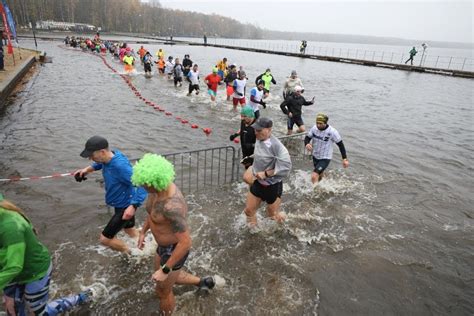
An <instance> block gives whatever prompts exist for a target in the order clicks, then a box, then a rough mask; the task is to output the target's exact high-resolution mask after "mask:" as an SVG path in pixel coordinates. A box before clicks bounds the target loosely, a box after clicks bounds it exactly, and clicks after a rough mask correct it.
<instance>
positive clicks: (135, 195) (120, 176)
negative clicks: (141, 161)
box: [92, 150, 147, 208]
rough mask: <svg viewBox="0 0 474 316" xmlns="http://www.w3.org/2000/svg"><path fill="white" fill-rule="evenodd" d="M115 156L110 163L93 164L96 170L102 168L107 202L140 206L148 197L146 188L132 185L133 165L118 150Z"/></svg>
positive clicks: (114, 204) (115, 204) (111, 204)
mask: <svg viewBox="0 0 474 316" xmlns="http://www.w3.org/2000/svg"><path fill="white" fill-rule="evenodd" d="M113 153H114V157H113V158H112V159H111V160H110V161H109V162H108V163H104V164H102V163H96V162H94V163H93V164H92V168H94V170H102V175H103V177H104V181H105V203H107V205H110V206H113V207H119V208H125V207H128V206H129V205H136V206H140V205H142V204H143V202H144V201H145V199H146V196H147V192H146V191H145V189H144V188H142V187H140V188H136V187H134V186H133V185H132V181H131V177H132V172H133V169H132V165H131V164H130V161H128V158H127V157H125V155H124V154H122V153H121V152H120V151H118V150H114V151H113Z"/></svg>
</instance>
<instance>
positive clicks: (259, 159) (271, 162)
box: [253, 135, 291, 184]
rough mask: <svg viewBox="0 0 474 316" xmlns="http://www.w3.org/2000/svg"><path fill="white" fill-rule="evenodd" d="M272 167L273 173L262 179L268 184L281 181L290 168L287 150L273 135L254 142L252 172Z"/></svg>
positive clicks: (255, 172)
mask: <svg viewBox="0 0 474 316" xmlns="http://www.w3.org/2000/svg"><path fill="white" fill-rule="evenodd" d="M272 169H273V170H274V175H273V176H272V177H268V178H266V179H265V180H264V181H265V182H267V183H268V184H275V183H278V182H280V181H282V180H283V178H285V177H286V176H287V175H288V174H289V173H290V170H291V158H290V154H289V153H288V150H287V149H286V147H285V146H284V145H283V144H282V143H281V142H280V140H278V138H276V137H274V136H273V135H272V136H270V138H269V139H267V140H264V141H262V140H257V141H256V142H255V151H254V161H253V174H254V175H255V174H257V172H261V171H265V170H272Z"/></svg>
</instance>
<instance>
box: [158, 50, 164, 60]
mask: <svg viewBox="0 0 474 316" xmlns="http://www.w3.org/2000/svg"><path fill="white" fill-rule="evenodd" d="M156 57H158V60H160V59H163V60H164V59H165V51H164V50H163V49H161V48H160V49H159V50H158V51H157V52H156Z"/></svg>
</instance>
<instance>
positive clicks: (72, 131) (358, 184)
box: [0, 40, 474, 315]
mask: <svg viewBox="0 0 474 316" xmlns="http://www.w3.org/2000/svg"><path fill="white" fill-rule="evenodd" d="M59 44H60V43H59V42H45V41H40V42H39V49H40V50H46V51H47V53H48V56H52V57H53V63H51V64H44V65H42V66H39V65H38V66H37V67H36V72H33V73H31V74H30V75H29V78H28V80H26V79H25V80H24V84H23V86H22V90H20V91H18V92H17V93H16V94H15V96H14V97H12V98H11V99H10V101H9V104H8V105H7V107H6V108H5V109H4V111H3V112H2V114H1V116H0V129H1V131H2V138H1V142H0V157H1V160H0V166H1V170H2V171H1V174H0V178H5V177H9V176H12V175H16V176H24V177H28V176H41V175H49V174H53V173H63V172H68V171H73V170H75V169H77V168H80V167H84V166H86V165H87V163H88V162H87V161H86V160H84V159H82V158H81V157H79V153H80V152H81V150H82V148H83V146H84V143H85V141H86V140H87V138H88V137H90V136H92V135H95V134H99V135H103V136H105V137H106V138H108V140H109V143H110V144H111V146H112V147H115V148H118V149H120V150H121V151H122V152H124V153H125V154H126V155H128V156H129V157H133V158H137V157H140V156H142V155H143V154H144V153H145V152H155V153H169V152H178V151H185V150H192V149H204V148H208V147H213V146H226V145H229V144H233V143H230V142H229V140H228V137H229V135H230V134H231V133H232V132H233V131H235V130H237V129H238V128H239V119H240V118H239V115H238V113H236V112H233V111H232V105H231V104H229V103H227V102H226V101H225V92H224V90H223V87H221V88H220V90H219V92H218V102H217V105H216V104H212V103H211V102H210V101H209V99H208V97H207V96H206V95H205V93H202V94H201V95H199V96H192V97H187V96H186V93H187V87H186V86H183V87H181V88H175V87H174V86H173V84H172V82H170V81H167V80H166V79H164V78H162V77H159V76H158V75H157V74H156V72H155V73H154V76H153V77H152V78H145V77H144V74H143V70H142V69H138V73H136V74H134V75H132V76H131V77H130V80H131V81H132V82H133V84H134V85H135V86H136V87H137V89H138V90H139V91H140V92H141V94H142V95H143V96H144V97H146V98H147V99H149V100H153V101H154V102H156V103H159V104H160V105H161V106H163V107H165V108H166V109H167V110H168V111H172V112H173V113H174V115H179V116H181V117H183V118H188V119H190V120H192V121H193V122H195V123H196V124H199V126H206V127H209V128H212V134H211V135H209V136H206V135H205V134H204V133H203V132H202V131H201V130H199V129H197V130H194V129H191V128H189V127H186V126H184V125H183V124H181V123H180V122H179V121H177V120H174V119H170V118H169V117H167V116H166V115H163V114H162V113H161V112H157V111H155V110H153V108H151V107H148V106H146V105H144V103H143V102H142V101H140V100H139V99H137V98H136V96H135V95H134V94H133V93H132V91H131V90H130V89H129V87H128V86H127V85H126V84H125V82H124V81H123V80H122V78H121V77H120V76H119V75H118V74H117V73H114V72H112V71H111V70H110V69H109V68H107V67H106V66H105V65H104V63H103V62H102V60H101V59H100V58H98V57H97V56H93V55H91V54H86V53H82V52H80V51H79V50H74V49H71V48H62V47H59V46H58V45H59ZM23 45H24V46H29V47H32V46H33V42H32V41H30V40H25V41H23ZM145 46H146V48H148V49H150V50H151V51H152V52H153V53H154V52H156V51H157V50H158V48H160V47H163V48H164V49H165V51H166V55H172V56H174V57H180V58H182V57H183V56H184V54H185V53H189V54H190V55H191V59H192V60H193V61H194V62H196V63H198V64H199V66H200V69H201V73H202V76H201V78H203V77H204V75H206V74H208V73H209V72H210V70H211V67H212V66H213V65H214V64H215V63H216V62H217V61H218V60H219V59H221V58H222V57H227V58H228V59H229V61H230V63H236V64H238V65H243V66H244V69H245V70H246V72H247V76H248V77H249V79H250V82H249V85H250V87H253V81H254V79H255V77H256V76H257V75H259V74H260V73H262V72H263V71H264V70H265V68H267V67H270V68H271V69H272V73H273V74H274V76H275V79H276V81H277V85H275V86H274V87H272V90H271V93H272V96H271V99H270V101H269V102H268V107H267V109H266V110H262V111H261V112H262V115H263V116H268V117H271V118H272V119H273V120H274V122H275V127H274V134H276V135H283V134H284V133H285V132H286V119H285V116H284V115H283V113H281V111H280V109H279V104H280V103H281V101H282V99H281V93H282V87H283V83H284V81H285V79H286V77H288V76H289V74H290V72H291V70H293V69H295V70H297V72H298V75H299V76H300V78H301V79H302V81H303V84H304V87H305V92H304V95H305V97H306V98H307V99H310V98H311V97H313V96H315V97H316V103H315V105H313V106H308V107H305V108H304V114H303V118H304V121H305V123H306V126H307V127H308V128H309V127H311V126H312V125H313V124H314V120H315V116H316V114H317V113H318V112H325V113H327V114H328V116H329V118H330V119H329V123H330V124H331V125H332V126H334V127H335V128H336V129H338V131H339V132H340V134H341V135H342V137H343V139H344V143H345V146H346V149H347V152H348V157H349V160H350V162H351V166H350V167H349V168H348V169H343V168H342V166H341V163H340V154H339V152H338V149H337V147H336V148H335V151H334V159H333V161H332V162H331V165H330V167H329V172H328V175H327V178H326V179H325V180H324V181H322V182H321V183H320V185H318V186H317V187H316V188H315V189H313V188H312V186H311V181H310V171H311V169H312V166H311V163H310V161H304V162H303V161H299V162H297V163H295V165H294V169H293V171H292V173H291V175H290V176H289V178H288V179H286V180H285V181H284V193H283V204H282V209H283V210H284V211H285V212H286V213H287V214H288V220H287V222H286V223H285V224H284V225H282V226H279V225H276V224H274V223H272V222H271V221H267V220H265V219H264V218H263V217H262V218H261V221H260V222H261V224H262V225H261V228H260V230H259V231H258V232H257V233H251V232H249V231H248V230H247V229H246V228H245V218H244V216H243V215H242V210H243V208H244V203H245V194H246V192H247V188H246V186H245V185H243V184H242V183H240V182H235V183H232V184H229V185H225V186H222V187H219V189H218V190H216V188H215V187H209V188H208V189H207V190H203V191H200V192H197V193H195V194H192V195H187V197H186V199H187V201H188V203H189V206H190V211H189V224H190V227H191V229H192V237H193V251H192V254H191V256H190V258H189V259H188V261H187V265H186V266H187V269H188V270H189V271H191V272H193V273H197V274H199V275H216V276H218V279H219V281H220V285H219V287H218V288H216V289H215V290H213V291H212V293H210V295H208V296H200V295H196V294H195V293H194V289H193V288H190V287H177V288H176V291H175V292H176V295H177V310H176V315H222V314H227V315H315V314H320V315H433V314H435V315H448V314H450V315H472V314H473V313H474V305H473V302H472V298H473V297H474V284H473V282H474V271H473V269H472V267H473V265H474V234H473V233H474V221H473V217H474V211H473V205H474V198H473V194H472V193H473V187H474V186H473V185H474V183H473V182H474V181H473V167H472V159H473V149H474V148H473V144H474V142H473V141H474V133H473V93H472V91H473V88H474V87H473V81H472V80H469V79H463V78H452V77H446V76H440V75H431V74H423V73H410V72H405V71H397V70H388V69H378V68H372V67H364V66H357V65H348V64H342V63H331V62H324V61H318V60H309V59H301V58H296V57H284V56H277V55H268V54H259V53H252V52H243V51H234V50H226V49H216V48H211V47H198V46H179V45H174V46H158V45H145ZM132 47H134V48H135V49H137V48H138V47H139V46H138V45H132ZM106 61H107V62H108V63H109V64H110V65H111V66H112V67H114V68H115V69H117V70H118V71H119V72H123V69H122V66H121V65H119V64H118V63H117V62H115V61H113V60H112V58H111V57H110V56H107V57H106ZM201 80H202V79H201ZM201 87H202V88H203V87H204V84H203V83H201ZM203 90H204V89H203ZM248 91H249V89H248V90H247V96H248ZM100 178H101V177H100V175H99V174H97V175H92V176H91V177H90V179H89V180H88V181H86V182H82V183H77V182H75V181H74V179H73V178H72V177H63V178H59V179H54V180H52V179H46V180H35V181H22V182H13V183H2V184H0V190H1V191H2V192H3V193H4V194H5V195H6V196H7V197H8V198H10V199H11V200H13V201H15V202H16V203H17V204H19V205H20V206H21V207H23V208H24V209H25V210H26V212H27V213H28V215H29V216H30V217H31V219H32V221H33V222H34V223H35V225H36V226H37V227H38V229H39V231H40V235H39V236H40V238H41V240H43V241H44V243H45V244H46V245H47V246H48V248H49V249H50V250H51V252H52V254H53V258H54V266H55V270H54V272H53V279H54V284H53V287H52V288H53V295H62V294H68V293H70V292H75V291H78V290H80V289H81V288H82V287H84V286H87V285H90V284H94V283H100V284H103V285H104V286H105V287H106V289H107V290H106V291H105V293H103V296H102V297H101V299H100V300H99V301H98V302H97V303H95V304H94V305H93V306H91V307H90V308H82V309H81V310H79V311H77V312H75V313H74V314H77V315H86V314H92V315H112V314H113V315H150V314H157V307H158V300H157V298H156V297H155V294H154V291H153V282H152V281H151V275H152V273H153V268H152V258H153V253H154V246H153V244H152V242H151V239H150V240H149V241H150V242H149V243H148V246H147V248H146V250H145V251H144V252H143V253H141V254H139V255H135V256H133V257H132V258H131V259H128V258H126V257H124V256H122V255H118V254H116V253H114V252H112V251H110V250H106V249H105V248H104V247H102V246H100V245H99V244H98V236H99V233H100V231H101V229H102V228H103V227H104V225H105V224H106V223H107V221H108V219H109V217H110V212H109V211H108V210H107V207H106V206H105V205H104V199H103V189H102V188H101V187H100V183H99V182H100V181H99V180H100ZM144 213H145V212H144V210H140V212H139V215H138V218H139V221H138V222H139V223H140V222H142V220H143V218H144ZM260 214H264V212H263V211H262V210H260ZM128 242H129V243H130V244H133V243H134V241H132V240H128Z"/></svg>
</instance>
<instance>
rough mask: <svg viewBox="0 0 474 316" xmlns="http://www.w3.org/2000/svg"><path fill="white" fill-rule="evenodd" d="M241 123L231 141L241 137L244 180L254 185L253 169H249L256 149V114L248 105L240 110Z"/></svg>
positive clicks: (231, 136)
mask: <svg viewBox="0 0 474 316" xmlns="http://www.w3.org/2000/svg"><path fill="white" fill-rule="evenodd" d="M240 115H241V121H240V129H239V131H238V132H237V133H235V134H232V135H230V137H229V139H230V140H231V141H233V140H234V139H235V138H236V137H239V136H240V146H241V148H242V157H243V159H242V160H241V163H242V164H243V165H244V167H245V169H246V171H245V173H244V175H243V179H244V181H245V182H246V183H247V184H249V185H250V184H252V180H253V179H252V178H253V176H252V171H251V169H252V168H249V167H250V166H251V165H252V163H253V152H254V149H255V141H256V137H255V130H254V128H253V127H252V124H253V123H254V122H255V113H254V111H253V109H252V108H251V107H250V106H248V105H246V106H244V107H242V109H241V110H240Z"/></svg>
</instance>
